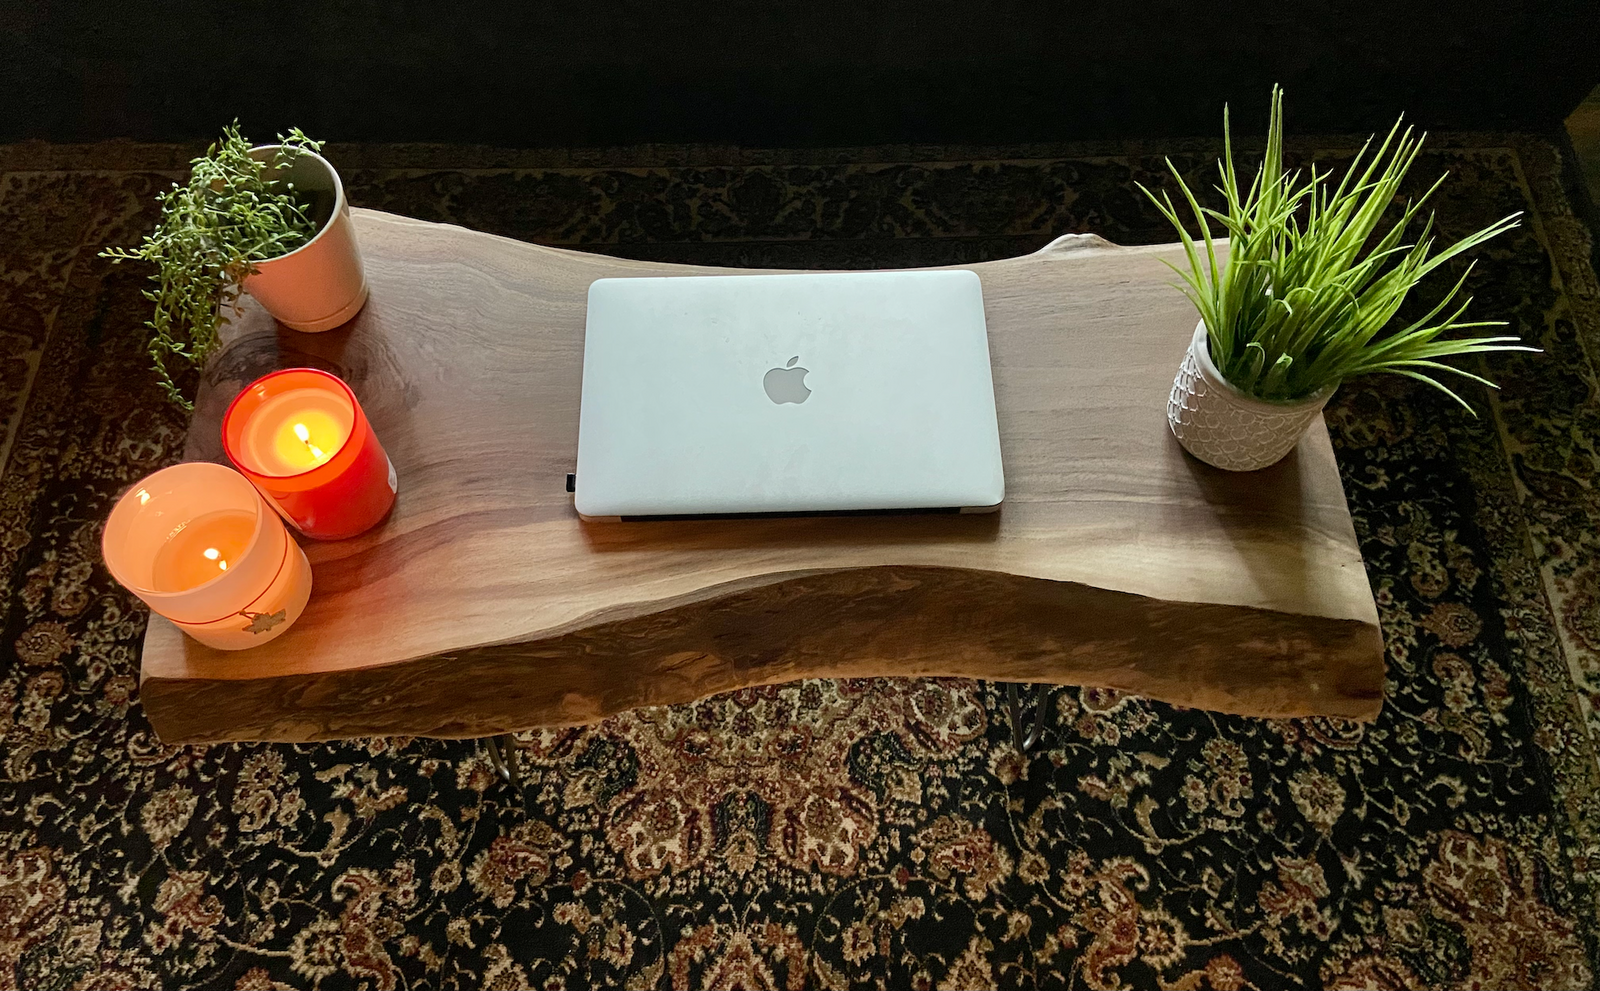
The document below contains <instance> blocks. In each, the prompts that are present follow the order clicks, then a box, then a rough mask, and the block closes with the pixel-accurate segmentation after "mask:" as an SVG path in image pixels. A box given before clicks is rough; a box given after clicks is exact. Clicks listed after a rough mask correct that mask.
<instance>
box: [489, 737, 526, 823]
mask: <svg viewBox="0 0 1600 991" xmlns="http://www.w3.org/2000/svg"><path fill="white" fill-rule="evenodd" d="M484 743H486V744H488V747H489V766H490V767H492V768H494V770H495V773H496V774H498V775H500V780H501V781H504V782H505V783H506V784H508V785H510V786H511V787H512V788H514V789H515V790H516V792H517V794H518V795H519V796H520V797H521V798H522V807H523V809H524V810H525V811H526V810H527V809H528V788H527V786H526V785H525V784H523V781H522V761H521V760H520V759H519V757H518V756H517V751H518V749H520V748H519V747H518V746H517V741H516V738H515V737H513V736H512V735H511V734H510V733H502V734H500V735H499V736H488V737H484Z"/></svg>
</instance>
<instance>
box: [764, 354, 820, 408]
mask: <svg viewBox="0 0 1600 991" xmlns="http://www.w3.org/2000/svg"><path fill="white" fill-rule="evenodd" d="M799 360H800V356H799V355H795V356H794V357H793V358H790V359H789V363H788V364H787V365H784V366H783V367H782V368H773V369H770V370H769V371H768V372H767V377H766V378H764V379H762V380H761V384H762V385H763V386H765V387H766V390H767V398H768V399H770V400H772V401H773V402H775V403H777V404H779V405H780V406H781V405H782V404H784V403H803V402H805V401H806V400H807V399H810V398H811V390H810V389H808V388H806V374H807V373H808V372H810V371H811V369H809V368H796V367H795V362H797V361H799Z"/></svg>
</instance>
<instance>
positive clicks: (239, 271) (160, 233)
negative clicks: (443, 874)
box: [101, 121, 367, 409]
mask: <svg viewBox="0 0 1600 991" xmlns="http://www.w3.org/2000/svg"><path fill="white" fill-rule="evenodd" d="M321 149H322V143H321V142H319V141H313V140H312V139H310V138H308V137H306V135H305V134H304V133H303V132H302V131H300V129H299V128H295V129H294V130H292V131H290V132H289V134H288V135H286V136H285V135H279V136H278V143H277V144H273V145H258V146H252V145H251V144H250V142H248V141H247V140H245V138H244V137H243V135H241V134H240V133H239V125H238V122H237V121H236V122H234V123H233V124H232V125H230V126H229V127H227V128H225V129H224V131H223V134H222V138H221V139H220V140H219V141H217V142H216V143H214V144H212V145H211V147H210V148H208V149H207V150H206V153H205V154H204V155H202V156H201V157H199V158H196V159H195V160H194V161H193V162H191V163H190V164H191V167H192V170H191V173H190V176H189V181H188V182H187V183H185V184H182V185H179V184H177V183H174V184H173V187H172V189H170V190H168V191H167V192H166V193H164V194H163V195H162V196H161V198H160V199H161V208H162V209H161V220H160V221H159V223H158V224H157V225H156V229H155V230H154V231H152V232H151V233H149V234H148V235H146V236H145V239H144V241H143V242H142V243H141V244H140V245H139V246H138V247H136V248H133V249H126V248H116V247H113V248H108V249H106V250H105V251H103V252H101V254H102V255H104V256H105V257H108V258H110V259H112V260H113V261H117V262H122V261H144V262H151V263H154V265H155V266H156V270H155V272H154V273H153V274H152V275H151V276H150V278H151V281H153V282H155V283H156V288H155V289H152V290H148V291H146V292H145V297H146V298H147V299H149V300H150V301H151V302H152V303H154V304H155V312H154V313H153V314H152V316H151V318H150V320H149V321H148V323H147V326H148V327H149V328H150V356H151V359H152V360H153V362H154V364H155V370H156V373H157V374H158V375H159V376H160V378H161V383H162V385H163V386H165V387H166V390H167V392H168V394H169V395H170V396H171V397H172V398H173V400H174V401H176V402H177V403H178V404H179V405H181V406H183V407H184V408H185V409H188V408H191V407H190V404H189V402H188V401H187V400H186V399H184V397H183V396H182V395H181V394H180V392H179V390H178V387H177V385H176V384H175V383H174V381H173V375H172V369H171V367H170V365H169V363H170V362H171V360H172V359H174V358H177V359H179V360H182V361H184V362H187V363H190V364H193V365H196V366H200V365H203V364H204V363H205V361H206V358H207V357H208V356H209V355H210V354H211V353H212V352H213V351H214V350H215V349H216V347H217V345H218V343H219V338H218V330H219V328H220V327H221V325H222V324H223V323H224V322H225V321H226V319H227V316H226V315H227V314H228V313H230V312H232V313H237V312H238V301H239V296H240V294H241V293H243V292H248V293H250V294H251V295H252V296H254V297H255V298H256V299H257V300H258V301H260V303H261V304H262V306H264V307H265V308H266V310H267V312H269V313H271V314H272V316H273V317H275V318H276V319H277V320H278V321H279V322H281V323H283V324H285V325H286V326H288V327H290V328H292V329H294V330H299V331H321V330H328V329H330V328H332V327H337V326H339V325H340V324H342V323H344V322H345V321H347V320H349V319H350V318H351V317H353V316H355V315H356V313H357V312H358V311H359V310H360V309H361V307H362V306H363V305H364V304H365V303H366V301H367V282H366V276H365V273H364V271H363V269H362V265H361V254H360V251H359V249H358V248H357V246H356V237H355V227H354V225H353V224H352V223H351V220H350V207H349V203H348V202H347V201H346V199H345V194H344V184H343V183H342V182H340V180H339V173H338V172H336V171H335V170H334V168H333V166H332V165H330V164H329V163H328V161H327V159H325V158H323V157H322V156H321V155H320V154H318V152H320V151H321Z"/></svg>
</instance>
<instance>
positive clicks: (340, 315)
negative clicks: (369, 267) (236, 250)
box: [244, 145, 367, 331]
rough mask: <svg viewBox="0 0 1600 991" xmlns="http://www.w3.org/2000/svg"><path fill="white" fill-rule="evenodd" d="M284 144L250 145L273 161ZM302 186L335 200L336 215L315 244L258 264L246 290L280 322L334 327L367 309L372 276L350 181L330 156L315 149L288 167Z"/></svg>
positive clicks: (313, 328) (293, 179)
mask: <svg viewBox="0 0 1600 991" xmlns="http://www.w3.org/2000/svg"><path fill="white" fill-rule="evenodd" d="M278 147H279V146H278V145H258V146H257V147H255V148H252V149H250V155H251V157H253V158H255V159H256V160H257V161H262V162H265V161H269V160H270V159H271V158H272V156H273V155H275V154H276V153H277V151H278ZM284 171H287V172H288V179H289V180H290V181H291V182H293V183H294V184H295V188H296V189H300V190H304V191H305V192H308V193H311V194H312V195H313V196H318V197H320V198H322V199H323V200H324V202H326V201H328V200H329V199H330V198H331V201H332V214H331V216H329V218H328V220H327V222H325V223H324V224H323V225H322V230H320V231H318V232H317V236H316V237H314V238H312V239H311V240H310V242H308V243H306V244H304V245H302V246H300V247H299V248H297V249H295V250H294V251H291V252H289V253H288V254H286V255H280V256H279V257H277V258H273V259H271V260H269V261H264V262H257V263H256V268H257V269H258V271H257V272H256V274H254V275H251V276H248V277H247V278H246V279H245V280H244V291H245V292H247V293H249V294H250V295H252V296H254V297H255V298H256V299H258V300H260V302H261V305H262V306H264V307H266V308H267V312H268V313H270V314H272V315H273V317H275V318H276V319H277V320H278V321H279V322H280V323H283V324H285V325H287V326H289V327H292V328H293V329H295V330H305V331H318V330H330V329H332V328H334V327H337V326H339V325H340V324H342V323H344V322H345V321H347V320H349V319H350V318H351V317H353V316H355V315H356V313H358V312H359V311H360V310H361V307H362V306H364V305H366V302H367V276H366V273H365V272H364V271H363V270H362V268H361V251H360V249H359V248H357V247H356V229H355V225H354V224H352V223H351V222H350V204H349V203H348V202H347V201H346V200H345V198H344V183H342V182H340V181H339V173H338V172H336V171H334V168H333V166H332V165H329V164H328V160H327V159H325V158H323V157H322V156H321V155H318V154H315V153H313V152H309V151H308V152H305V153H303V154H301V155H299V156H298V157H297V158H296V159H295V160H294V164H293V165H292V166H290V167H289V168H288V169H287V170H284Z"/></svg>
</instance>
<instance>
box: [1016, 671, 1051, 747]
mask: <svg viewBox="0 0 1600 991" xmlns="http://www.w3.org/2000/svg"><path fill="white" fill-rule="evenodd" d="M1049 700H1050V690H1049V687H1048V686H1046V685H1034V686H1033V729H1031V730H1029V731H1028V735H1027V736H1026V737H1024V736H1023V735H1022V703H1021V701H1020V700H1019V698H1018V697H1017V683H1016V682H1014V681H1013V682H1010V683H1008V684H1007V685H1006V706H1007V708H1009V709H1010V710H1011V739H1012V741H1013V742H1015V743H1016V745H1017V749H1018V750H1020V751H1022V752H1023V753H1027V752H1028V751H1029V750H1032V749H1033V748H1034V747H1035V746H1036V745H1037V744H1038V743H1039V739H1040V737H1042V736H1044V710H1045V706H1046V704H1047V703H1048V702H1049Z"/></svg>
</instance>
